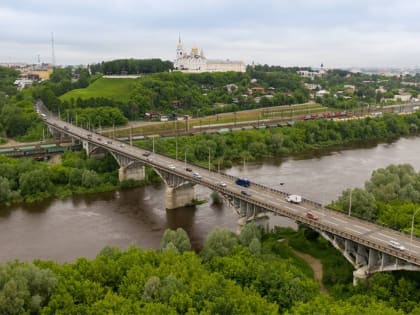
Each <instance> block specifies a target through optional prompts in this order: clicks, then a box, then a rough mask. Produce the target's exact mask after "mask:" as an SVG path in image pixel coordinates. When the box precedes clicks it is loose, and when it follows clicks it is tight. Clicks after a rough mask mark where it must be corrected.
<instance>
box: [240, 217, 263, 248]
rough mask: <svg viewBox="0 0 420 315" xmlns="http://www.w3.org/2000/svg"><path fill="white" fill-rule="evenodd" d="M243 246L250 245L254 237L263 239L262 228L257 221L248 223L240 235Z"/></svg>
mask: <svg viewBox="0 0 420 315" xmlns="http://www.w3.org/2000/svg"><path fill="white" fill-rule="evenodd" d="M238 239H239V242H240V243H241V245H242V246H245V247H248V246H249V245H250V244H251V242H252V241H253V240H254V239H257V240H261V229H260V228H259V227H258V226H257V224H256V223H255V222H251V223H248V224H246V225H245V226H244V227H242V229H241V233H240V234H239V236H238Z"/></svg>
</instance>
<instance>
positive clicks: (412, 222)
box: [411, 208, 420, 241]
mask: <svg viewBox="0 0 420 315" xmlns="http://www.w3.org/2000/svg"><path fill="white" fill-rule="evenodd" d="M419 210H420V208H418V209H417V210H416V211H414V213H413V218H412V219H411V241H413V231H414V217H415V216H416V214H417V212H418V211H419Z"/></svg>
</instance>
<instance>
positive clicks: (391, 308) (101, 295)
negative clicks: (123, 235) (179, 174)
mask: <svg viewBox="0 0 420 315" xmlns="http://www.w3.org/2000/svg"><path fill="white" fill-rule="evenodd" d="M281 235H282V234H281V233H278V232H276V233H274V234H265V235H262V233H261V231H260V230H259V229H258V228H257V227H256V226H255V224H248V225H246V226H245V227H244V228H243V229H242V231H241V233H240V234H239V235H236V234H234V233H232V232H231V231H228V230H223V229H215V230H214V231H213V232H211V233H210V234H209V236H208V238H207V240H206V242H205V243H204V246H203V249H202V250H201V252H200V253H199V254H195V253H194V252H192V251H191V244H190V241H189V239H188V236H187V234H186V233H185V231H183V230H182V229H177V230H176V231H171V230H167V231H165V233H164V235H163V238H162V242H161V250H159V251H155V250H141V249H138V248H136V247H131V248H129V249H128V250H127V251H121V250H119V249H116V248H110V247H106V248H104V249H103V250H102V251H101V252H100V253H99V255H98V256H97V257H96V258H95V259H93V260H87V259H85V258H79V259H78V260H77V261H76V262H74V263H66V264H62V265H61V264H57V263H55V262H52V261H48V262H47V261H35V262H34V264H23V263H19V262H13V263H8V264H5V265H0V270H1V271H2V275H3V277H2V279H3V281H2V282H0V299H1V301H2V303H1V304H0V311H1V313H2V314H5V315H9V314H21V313H25V312H27V313H31V314H111V313H112V314H121V315H124V314H127V315H128V314H290V315H304V314H315V313H316V314H355V315H362V314H372V315H376V314H377V315H379V314H381V315H383V314H386V315H387V314H389V315H391V314H392V315H394V314H395V315H397V314H400V315H402V314H410V315H414V314H417V313H416V312H418V311H419V306H418V302H417V301H418V300H416V298H417V299H418V296H419V293H418V284H416V283H415V282H414V281H413V280H411V279H409V278H406V277H394V276H393V275H384V276H374V278H372V279H369V280H367V281H365V282H363V283H362V284H361V285H360V286H359V287H356V288H354V287H353V285H352V284H351V283H348V282H347V283H341V284H340V286H341V287H342V288H344V287H345V288H346V290H347V294H348V295H347V296H338V295H336V294H335V293H334V292H333V294H332V295H326V294H320V292H319V286H318V284H317V283H315V282H314V280H313V279H312V278H313V274H312V270H311V269H310V268H309V267H308V266H307V265H306V264H305V263H303V262H302V260H300V259H299V258H297V257H296V256H295V254H293V252H292V251H291V250H290V249H289V247H288V245H287V242H286V241H285V242H279V241H278V239H279V237H281ZM308 242H311V244H319V241H318V240H312V241H308ZM321 251H322V250H321ZM16 283H20V285H19V286H17V285H16ZM35 284H36V285H35ZM342 292H343V291H342ZM17 297H21V298H17ZM387 298H388V299H387Z"/></svg>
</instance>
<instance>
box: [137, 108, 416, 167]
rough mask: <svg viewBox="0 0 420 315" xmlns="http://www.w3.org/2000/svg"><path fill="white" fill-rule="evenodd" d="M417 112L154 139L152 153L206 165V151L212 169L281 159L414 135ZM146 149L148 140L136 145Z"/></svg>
mask: <svg viewBox="0 0 420 315" xmlns="http://www.w3.org/2000/svg"><path fill="white" fill-rule="evenodd" d="M418 130H420V113H416V114H412V115H404V116H398V115H392V114H386V115H384V116H383V117H381V118H367V119H362V120H347V121H340V122H334V121H331V120H315V121H305V122H303V121H300V122H296V123H295V124H294V125H293V126H291V127H282V128H270V129H265V130H247V131H237V132H230V133H226V134H201V135H194V136H190V137H178V138H177V139H175V138H164V139H159V140H155V150H156V151H157V152H158V153H163V154H167V155H170V156H172V157H175V155H176V152H175V148H176V145H175V142H176V141H177V142H178V156H184V153H185V152H186V154H187V159H188V161H192V162H195V163H202V165H206V164H205V163H206V161H208V156H209V150H210V157H211V161H212V168H213V169H216V168H217V167H218V165H220V167H230V166H231V165H232V164H233V163H240V162H242V161H244V160H245V161H252V160H257V159H261V158H265V157H282V156H288V155H291V154H298V153H303V152H307V151H309V150H315V149H320V148H323V147H329V146H334V145H343V144H349V143H354V142H360V141H383V140H390V139H396V138H398V137H400V136H404V135H409V134H417V133H418ZM138 144H139V145H140V146H143V147H145V148H147V149H151V148H152V140H145V141H140V142H138Z"/></svg>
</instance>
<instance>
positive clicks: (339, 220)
mask: <svg viewBox="0 0 420 315" xmlns="http://www.w3.org/2000/svg"><path fill="white" fill-rule="evenodd" d="M332 218H333V219H334V220H336V221H338V222H341V223H345V224H348V222H347V221H344V220H341V219H339V218H336V217H332Z"/></svg>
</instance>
